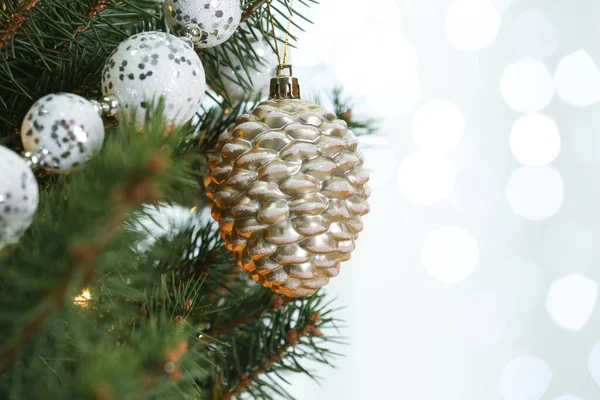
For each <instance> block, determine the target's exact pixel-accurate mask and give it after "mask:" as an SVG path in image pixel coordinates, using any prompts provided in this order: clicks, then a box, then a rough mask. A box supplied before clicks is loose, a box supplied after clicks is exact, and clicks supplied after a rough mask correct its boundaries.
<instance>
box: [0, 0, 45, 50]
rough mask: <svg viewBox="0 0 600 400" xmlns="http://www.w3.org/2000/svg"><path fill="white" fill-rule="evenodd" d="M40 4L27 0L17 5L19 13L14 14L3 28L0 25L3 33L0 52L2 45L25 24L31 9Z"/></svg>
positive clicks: (0, 38) (0, 37) (0, 39)
mask: <svg viewBox="0 0 600 400" xmlns="http://www.w3.org/2000/svg"><path fill="white" fill-rule="evenodd" d="M39 2H40V0H29V1H26V2H24V3H21V4H19V12H17V13H14V14H13V15H12V17H11V19H10V21H9V22H8V24H7V25H6V28H4V24H2V25H0V28H3V29H4V33H3V34H2V36H0V50H2V48H4V44H5V43H6V42H8V41H9V40H10V39H11V38H13V37H14V36H15V35H16V34H17V32H18V31H19V29H20V28H21V26H23V24H24V23H25V20H26V19H27V15H28V14H29V13H30V12H31V10H33V8H34V7H35V6H36V5H37V4H38V3H39Z"/></svg>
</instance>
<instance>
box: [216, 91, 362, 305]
mask: <svg viewBox="0 0 600 400" xmlns="http://www.w3.org/2000/svg"><path fill="white" fill-rule="evenodd" d="M357 145H358V142H357V140H356V138H355V136H354V134H353V133H352V132H351V131H349V130H348V127H347V125H346V123H345V122H344V121H342V120H339V119H337V117H336V115H335V114H333V113H331V112H328V111H327V110H325V109H324V108H322V107H320V106H318V105H316V104H314V103H312V102H308V101H304V100H300V99H282V100H269V101H264V102H262V103H260V104H259V105H258V107H257V108H256V109H255V110H254V111H252V113H250V114H244V115H242V116H240V117H238V119H237V120H236V122H235V124H233V125H232V126H230V127H229V129H228V130H227V131H226V132H224V133H223V134H222V135H221V137H220V138H219V142H218V145H217V149H216V151H215V154H214V155H213V156H212V157H211V159H210V169H211V174H210V184H209V186H208V190H207V193H208V196H209V197H210V198H211V199H212V200H213V203H214V206H213V217H214V218H215V220H217V221H218V222H219V227H220V232H221V236H222V237H223V240H224V241H225V245H226V246H227V248H228V249H230V250H231V251H233V253H234V256H235V260H236V262H237V263H238V265H240V266H241V267H242V268H244V269H245V270H246V271H247V272H248V273H249V274H250V275H251V276H252V278H253V279H255V280H256V281H258V282H260V283H261V284H262V285H264V286H266V287H270V288H271V289H272V290H273V291H275V292H277V293H281V294H284V295H287V296H290V297H298V296H307V295H311V294H313V293H314V292H315V291H316V290H317V289H319V288H320V287H322V286H324V285H326V284H327V283H328V282H329V278H330V277H334V276H336V275H338V273H339V270H340V263H341V262H342V261H346V260H348V259H350V253H351V252H352V250H354V242H355V240H356V238H357V236H358V233H359V232H360V231H361V230H362V227H363V225H362V222H361V217H362V216H363V215H364V214H366V213H367V212H368V211H369V204H368V203H367V199H368V197H369V188H368V186H367V185H366V182H367V180H368V179H369V175H368V173H367V171H366V170H365V169H364V168H363V159H362V156H361V154H360V153H359V152H358V151H357Z"/></svg>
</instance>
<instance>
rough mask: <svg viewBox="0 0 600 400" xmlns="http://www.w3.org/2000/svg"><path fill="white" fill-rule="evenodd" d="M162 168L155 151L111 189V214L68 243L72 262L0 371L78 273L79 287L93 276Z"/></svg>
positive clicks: (150, 194)
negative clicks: (142, 171) (142, 169)
mask: <svg viewBox="0 0 600 400" xmlns="http://www.w3.org/2000/svg"><path fill="white" fill-rule="evenodd" d="M163 169H164V162H163V160H162V157H161V156H160V154H158V155H157V156H155V157H153V158H152V159H151V160H150V163H149V164H148V166H147V169H146V176H144V177H142V178H141V179H135V180H132V181H130V182H129V183H127V184H126V185H124V186H122V187H119V188H117V189H116V190H115V191H114V192H113V194H112V196H111V197H112V199H113V200H114V202H115V207H114V211H113V213H112V214H111V215H110V216H109V218H108V219H107V222H106V225H105V227H104V229H103V230H102V231H101V232H100V233H99V234H98V235H97V236H96V238H95V239H94V240H92V241H91V242H90V243H87V244H81V245H73V246H71V248H70V249H69V253H70V255H71V260H72V263H71V265H70V266H69V268H68V269H67V271H66V272H65V274H64V277H63V279H62V280H61V281H60V284H59V285H58V286H57V287H56V288H54V289H53V290H52V291H51V292H50V293H49V294H48V295H47V296H45V297H44V298H43V299H42V301H41V302H40V304H43V305H45V310H44V311H43V312H41V313H40V314H39V315H38V316H37V317H36V318H34V319H33V320H31V321H29V322H28V323H27V324H26V325H25V327H24V329H23V331H22V333H21V335H20V336H19V338H18V339H17V341H16V343H15V344H14V345H13V346H11V347H9V348H8V349H7V350H6V351H5V352H4V353H3V354H2V355H0V370H4V369H5V368H6V366H7V364H8V363H9V362H10V361H11V360H12V359H13V357H14V356H15V355H16V354H17V352H18V351H19V349H20V348H21V347H22V346H23V345H24V344H25V343H27V342H28V341H29V340H31V338H32V337H33V336H34V335H35V334H36V332H37V331H38V330H39V329H40V327H41V326H42V325H43V324H44V323H45V322H46V321H47V320H48V319H49V318H50V317H51V316H52V315H53V314H55V313H57V312H58V311H60V310H61V309H63V308H64V307H65V305H66V303H67V293H68V291H69V288H70V287H71V286H72V285H73V283H74V282H76V281H77V279H76V278H77V277H79V276H81V280H80V281H78V283H79V286H87V285H88V284H89V283H90V282H91V281H92V280H93V279H94V277H95V275H96V263H97V262H98V260H99V258H100V257H101V255H102V252H103V250H104V249H105V247H106V246H107V245H108V244H109V243H110V241H111V240H112V238H114V237H115V235H116V234H117V232H118V231H119V228H120V226H121V224H122V223H123V222H124V221H125V219H126V218H127V216H128V215H129V213H130V212H131V211H133V210H134V209H135V208H136V207H137V206H139V205H140V204H142V203H144V202H147V201H155V200H156V197H157V196H156V193H155V192H154V191H153V189H152V185H151V182H152V179H153V178H154V177H156V176H157V175H158V174H159V173H160V172H162V170H163Z"/></svg>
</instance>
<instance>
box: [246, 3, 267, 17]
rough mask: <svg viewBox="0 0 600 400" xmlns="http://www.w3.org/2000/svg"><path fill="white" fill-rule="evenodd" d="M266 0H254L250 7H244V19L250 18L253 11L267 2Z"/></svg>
mask: <svg viewBox="0 0 600 400" xmlns="http://www.w3.org/2000/svg"><path fill="white" fill-rule="evenodd" d="M265 1H266V0H254V2H253V3H252V4H250V5H249V6H248V7H246V8H245V9H244V12H243V13H242V21H245V20H247V19H248V18H250V17H251V16H252V13H254V11H255V10H256V9H257V8H258V7H260V6H262V5H263V4H264V3H265Z"/></svg>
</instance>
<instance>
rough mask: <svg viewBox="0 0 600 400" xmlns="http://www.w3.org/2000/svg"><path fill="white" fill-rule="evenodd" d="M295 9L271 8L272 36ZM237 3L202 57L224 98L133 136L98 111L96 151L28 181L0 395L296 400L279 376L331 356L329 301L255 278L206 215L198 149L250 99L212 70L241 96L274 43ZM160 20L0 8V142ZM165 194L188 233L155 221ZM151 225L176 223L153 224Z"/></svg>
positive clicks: (0, 362)
mask: <svg viewBox="0 0 600 400" xmlns="http://www.w3.org/2000/svg"><path fill="white" fill-rule="evenodd" d="M289 3H290V2H289V0H277V1H273V10H274V12H275V26H276V30H277V32H279V33H278V34H277V35H278V36H279V35H281V36H283V33H285V31H286V29H287V18H288V15H289V14H288V13H289V11H290V10H291V8H289V7H290V4H289ZM313 3H316V2H315V1H312V0H306V1H302V0H298V1H297V2H296V3H295V4H296V7H295V8H294V9H293V10H291V11H292V12H293V13H294V15H295V16H296V18H295V19H294V22H293V24H294V25H295V24H296V23H297V24H299V25H301V24H303V25H305V23H307V20H306V19H305V18H304V17H303V16H302V10H303V9H305V8H306V7H308V6H309V5H312V4H313ZM242 5H243V6H244V8H245V10H246V12H245V13H244V18H245V21H244V22H243V23H242V25H241V26H240V29H239V30H238V32H237V33H236V34H235V35H234V37H233V38H232V39H231V40H230V41H228V42H226V43H225V44H224V45H222V46H219V47H217V48H214V49H209V50H205V51H202V52H201V57H202V61H203V64H204V65H205V68H206V70H207V80H208V82H209V84H210V85H211V87H212V88H213V89H214V90H215V91H216V92H217V93H220V94H221V95H222V96H223V99H222V100H220V101H218V102H216V103H215V106H214V107H213V108H209V109H203V110H202V112H201V113H200V115H199V118H197V119H196V122H194V123H189V124H187V125H185V126H183V127H179V128H177V129H175V130H172V129H171V127H168V126H166V124H165V122H164V120H163V118H162V107H163V105H162V104H161V103H159V104H157V105H156V107H155V109H154V111H153V112H150V113H149V115H150V116H149V117H147V119H146V123H145V125H144V127H143V129H138V128H137V127H136V126H135V124H134V123H133V122H127V121H121V122H120V123H119V124H116V123H114V121H106V122H107V126H109V128H108V129H107V131H106V135H107V139H106V142H105V144H104V148H103V150H102V152H101V153H100V154H99V155H98V156H97V157H95V158H94V159H93V160H92V161H91V162H90V163H88V164H87V165H85V166H84V167H83V168H81V169H79V170H78V171H76V172H74V173H72V174H70V175H64V176H61V175H40V176H39V182H40V188H41V197H40V199H41V200H40V201H41V202H40V206H39V209H38V212H37V214H36V217H35V220H34V222H33V224H32V227H31V228H30V229H29V230H28V231H27V233H26V235H25V236H24V237H23V238H22V240H21V241H20V243H19V244H18V245H15V246H12V247H10V248H7V249H3V250H1V251H0V333H1V335H2V340H1V341H0V370H1V371H0V372H2V373H1V374H0V398H1V399H7V400H17V399H18V400H29V399H48V398H50V399H66V400H68V399H77V400H82V399H83V400H85V399H95V400H118V399H134V400H138V399H139V400H142V399H169V400H172V399H198V398H200V399H213V400H216V399H230V398H233V397H235V396H238V397H244V396H245V397H247V398H253V399H254V398H264V399H271V398H282V397H283V398H289V397H290V395H289V393H287V392H286V390H285V387H284V384H283V381H282V380H281V379H280V378H282V377H283V376H284V375H283V373H306V374H309V375H311V376H312V373H311V371H308V370H306V369H305V367H303V366H302V365H303V362H304V361H306V360H313V361H318V362H321V363H326V364H329V363H331V360H332V358H333V357H335V354H333V353H331V352H330V351H329V350H327V344H328V342H329V341H335V340H337V338H336V337H337V331H336V327H337V326H338V321H336V320H335V317H334V315H335V309H334V308H333V307H332V305H331V301H330V300H328V298H327V296H326V295H325V294H324V293H321V292H319V293H317V294H316V295H315V296H313V297H311V298H308V299H295V300H290V299H285V298H283V297H280V296H278V295H275V294H273V293H272V292H270V291H269V290H267V289H264V288H263V287H262V286H260V285H258V284H256V283H255V282H253V281H252V280H251V279H250V278H249V277H248V276H247V275H246V274H245V273H243V272H241V271H240V269H239V268H237V267H236V266H235V263H234V261H233V259H232V256H231V254H230V253H229V251H227V250H226V249H225V248H224V246H223V243H222V242H221V239H220V237H219V235H218V233H217V229H216V228H217V227H216V226H215V224H214V223H211V222H208V220H209V219H208V218H207V216H206V212H205V211H203V210H205V207H206V201H205V197H204V190H203V180H204V177H205V175H206V171H207V166H206V163H207V161H206V160H207V158H208V154H209V153H210V151H211V149H212V148H213V147H214V144H215V142H216V140H217V138H218V136H219V135H220V134H221V132H223V130H224V129H225V128H226V127H227V126H228V125H230V124H231V123H232V122H234V121H235V119H236V117H237V116H239V115H240V114H242V113H244V112H247V111H249V110H251V109H252V108H254V107H255V105H256V103H257V102H258V99H243V101H238V102H236V103H232V102H231V100H230V99H229V98H228V95H227V93H226V92H225V91H224V85H223V79H224V78H223V74H221V70H222V69H223V68H232V69H234V70H235V71H236V75H235V82H236V83H237V84H239V85H241V86H242V87H244V88H250V87H251V84H252V83H251V79H250V71H251V69H252V68H256V67H258V63H259V62H260V58H259V57H258V55H257V54H256V53H255V51H254V50H253V46H252V45H253V43H254V41H255V40H258V39H259V38H271V37H272V33H271V31H270V27H269V21H268V19H267V14H266V10H265V7H264V1H260V0H258V1H257V0H255V1H250V0H244V1H242ZM154 29H158V30H166V27H165V26H164V22H163V19H162V5H161V4H160V2H159V1H158V2H157V1H154V0H69V1H66V0H26V1H17V0H0V143H2V144H3V145H5V146H8V147H10V148H12V149H14V150H16V151H19V150H21V148H20V143H19V142H20V140H19V136H18V134H15V133H16V132H17V133H18V129H19V127H20V123H21V119H22V117H23V116H24V115H25V113H26V112H27V110H28V108H29V107H30V106H31V104H32V103H33V102H34V101H35V100H36V99H37V98H39V97H41V96H43V95H45V94H47V93H52V92H60V91H65V92H75V93H78V94H81V95H83V96H86V97H88V98H95V97H98V96H99V86H100V85H99V82H100V70H101V68H102V66H103V64H104V61H105V60H106V58H107V55H108V54H110V52H111V51H112V50H113V49H114V48H115V47H116V46H117V44H118V43H119V42H121V41H122V40H124V39H125V38H126V37H128V36H130V35H132V34H134V33H136V32H139V31H142V30H143V31H147V30H154ZM279 39H280V40H281V37H279ZM292 40H293V38H292ZM235 58H237V59H238V60H235ZM239 60H241V68H237V69H236V68H235V67H236V66H238V65H239ZM335 96H337V97H335ZM335 96H334V104H335V105H336V113H338V114H339V115H343V114H344V113H347V111H348V110H349V109H350V108H351V107H350V103H349V102H348V100H347V99H343V97H342V96H341V94H340V93H337V94H335ZM336 99H338V100H336ZM348 122H349V124H350V126H351V127H354V128H359V129H360V128H361V126H360V125H355V126H353V125H352V124H353V123H354V124H356V121H354V122H352V121H350V120H348ZM367 127H368V126H367V125H365V126H363V128H365V129H366V128H367ZM169 204H181V205H183V206H185V207H187V208H188V209H192V207H194V208H193V209H194V210H199V212H196V213H192V212H191V211H190V213H189V217H188V218H187V222H186V223H185V224H184V226H179V227H176V226H177V224H174V223H167V224H165V223H161V222H159V221H156V220H155V215H156V213H155V212H154V210H155V209H159V208H161V207H164V206H165V205H169ZM149 221H151V222H152V221H154V222H153V224H154V225H155V227H157V226H160V225H164V226H161V227H164V228H167V227H169V226H170V227H171V228H170V229H168V230H167V232H166V233H165V231H164V229H163V230H162V233H159V231H160V229H152V228H149V227H148V225H149V224H148V222H149ZM150 225H151V224H150ZM174 227H176V228H174ZM86 290H88V291H89V294H90V296H89V297H86V296H84V295H83V294H85V293H88V292H87V291H86ZM82 293H83V294H82Z"/></svg>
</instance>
